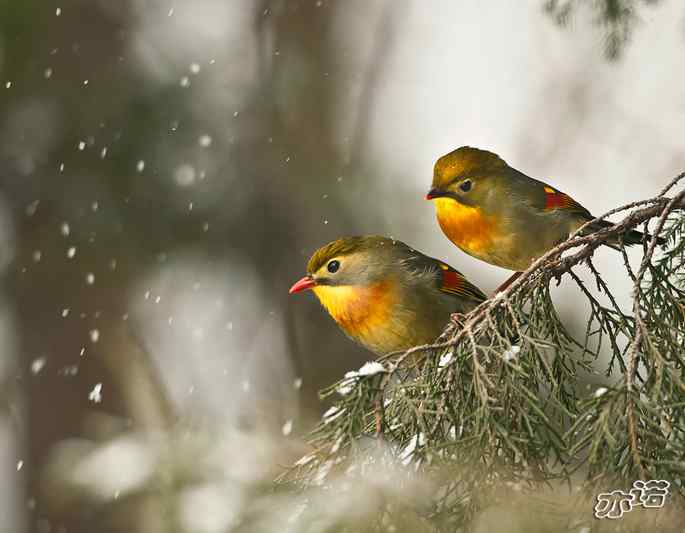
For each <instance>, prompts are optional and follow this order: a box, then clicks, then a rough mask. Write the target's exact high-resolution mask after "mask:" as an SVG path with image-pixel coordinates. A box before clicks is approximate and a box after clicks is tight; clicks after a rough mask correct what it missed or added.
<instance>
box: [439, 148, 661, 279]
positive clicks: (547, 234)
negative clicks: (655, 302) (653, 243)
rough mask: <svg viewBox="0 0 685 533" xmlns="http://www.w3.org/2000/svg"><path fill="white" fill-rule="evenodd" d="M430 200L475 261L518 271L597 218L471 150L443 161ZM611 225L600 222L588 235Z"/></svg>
mask: <svg viewBox="0 0 685 533" xmlns="http://www.w3.org/2000/svg"><path fill="white" fill-rule="evenodd" d="M426 199H428V200H435V204H436V205H435V207H436V214H437V218H438V223H439V224H440V227H441V228H442V231H443V232H444V233H445V235H446V236H447V238H449V240H451V241H452V242H453V243H454V244H456V245H457V246H458V247H459V248H461V249H462V250H463V251H464V252H466V253H467V254H469V255H472V256H473V257H476V258H478V259H481V260H483V261H485V262H487V263H491V264H493V265H496V266H499V267H502V268H506V269H508V270H515V271H517V272H521V271H523V270H526V269H527V268H528V267H529V266H530V265H531V264H532V263H533V262H534V261H535V260H536V259H537V258H538V257H540V256H542V255H544V254H545V253H546V252H547V251H549V250H550V249H552V248H554V247H555V246H556V245H558V244H559V243H561V242H562V241H564V240H565V239H566V238H568V236H569V235H570V234H571V233H573V232H574V231H576V230H577V229H578V228H580V227H581V226H582V225H583V224H585V223H586V222H588V221H590V220H592V219H593V218H594V217H593V216H592V215H591V214H590V212H589V211H588V210H587V209H585V208H584V207H583V206H582V205H580V204H579V203H578V202H576V201H575V200H574V199H573V198H571V197H570V196H569V195H567V194H565V193H563V192H561V191H559V190H557V189H555V188H554V187H552V186H550V185H548V184H546V183H544V182H542V181H538V180H536V179H533V178H531V177H529V176H526V175H525V174H524V173H523V172H520V171H518V170H516V169H515V168H512V167H510V166H509V165H508V164H507V163H506V162H505V161H504V160H503V159H501V158H500V157H499V156H498V155H497V154H494V153H492V152H488V151H485V150H479V149H477V148H471V147H469V146H462V147H461V148H457V149H456V150H454V151H453V152H450V153H449V154H447V155H444V156H442V157H441V158H440V159H438V161H437V162H436V163H435V168H434V172H433V184H432V187H431V190H430V191H429V192H428V194H427V195H426ZM610 226H612V223H611V222H608V221H604V220H600V221H597V222H595V223H594V224H591V225H590V226H589V228H588V231H589V232H592V231H596V230H599V229H602V228H606V227H610ZM642 238H643V234H642V233H640V232H639V231H635V230H632V231H629V232H627V233H626V234H625V235H623V242H624V243H625V244H626V245H632V244H638V243H640V242H641V241H642ZM659 242H660V243H663V242H662V240H660V241H659ZM607 244H608V245H609V246H612V245H613V246H616V245H617V244H618V242H608V243H607ZM513 279H514V278H512V280H513ZM510 281H511V280H510ZM505 285H506V284H505Z"/></svg>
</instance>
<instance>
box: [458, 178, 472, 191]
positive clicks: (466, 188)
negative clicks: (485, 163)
mask: <svg viewBox="0 0 685 533" xmlns="http://www.w3.org/2000/svg"><path fill="white" fill-rule="evenodd" d="M472 185H473V184H472V183H471V180H464V181H462V182H461V183H460V184H459V188H460V189H461V190H462V191H464V192H469V191H470V190H471V186H472Z"/></svg>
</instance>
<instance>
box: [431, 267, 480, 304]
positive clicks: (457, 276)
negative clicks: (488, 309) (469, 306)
mask: <svg viewBox="0 0 685 533" xmlns="http://www.w3.org/2000/svg"><path fill="white" fill-rule="evenodd" d="M438 267H439V268H440V278H439V279H438V283H439V284H440V285H439V287H440V290H441V291H442V292H445V293H447V294H454V295H455V296H460V297H464V298H468V299H469V300H475V301H477V302H482V301H485V300H487V296H485V294H483V291H481V290H480V289H479V288H478V287H476V286H475V285H473V284H472V283H470V282H469V281H468V280H467V279H466V278H465V277H464V276H463V275H462V274H461V272H459V271H458V270H456V269H454V268H452V267H451V266H449V265H448V264H446V263H443V262H441V261H438Z"/></svg>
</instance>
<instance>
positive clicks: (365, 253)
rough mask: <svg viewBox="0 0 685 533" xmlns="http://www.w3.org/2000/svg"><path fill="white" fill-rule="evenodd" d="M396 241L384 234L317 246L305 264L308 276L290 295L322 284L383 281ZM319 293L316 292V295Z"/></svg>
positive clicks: (353, 285)
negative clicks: (389, 256)
mask: <svg viewBox="0 0 685 533" xmlns="http://www.w3.org/2000/svg"><path fill="white" fill-rule="evenodd" d="M394 244H395V241H393V240H392V239H388V238H385V237H378V236H364V237H344V238H342V239H338V240H336V241H333V242H330V243H328V244H326V245H325V246H322V247H321V248H319V249H318V250H317V251H316V252H314V254H313V255H312V257H311V259H310V260H309V263H308V264H307V275H306V276H304V277H303V278H302V279H300V280H299V281H297V282H296V283H295V284H294V285H293V286H292V287H290V294H293V293H296V292H301V291H304V290H307V289H314V290H315V292H317V291H316V289H317V288H321V287H360V288H361V287H368V286H372V285H375V284H377V283H379V282H382V281H385V280H386V279H387V277H388V275H389V271H390V270H391V268H390V266H391V261H389V260H388V255H389V254H390V253H391V248H392V246H393V245H394ZM317 295H319V294H317Z"/></svg>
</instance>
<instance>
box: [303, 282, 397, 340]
mask: <svg viewBox="0 0 685 533" xmlns="http://www.w3.org/2000/svg"><path fill="white" fill-rule="evenodd" d="M313 290H314V293H315V294H316V296H317V297H318V298H319V301H320V302H321V305H323V306H324V307H325V308H326V310H327V311H328V313H329V314H330V315H331V316H332V317H333V319H334V320H335V321H336V322H337V323H338V324H339V325H340V327H341V328H343V329H344V330H345V332H346V333H347V334H348V335H350V336H352V337H356V338H359V339H361V340H365V338H366V337H368V336H369V335H372V334H373V332H374V331H376V330H377V329H378V328H379V327H380V326H382V325H383V324H384V323H385V322H386V321H387V320H388V318H389V316H390V314H391V312H392V307H393V305H394V303H395V302H396V300H397V293H396V290H395V289H394V287H393V284H392V283H391V282H390V281H383V282H380V283H376V284H374V285H369V286H358V285H357V286H350V285H346V286H330V285H320V286H317V287H314V289H313Z"/></svg>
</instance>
